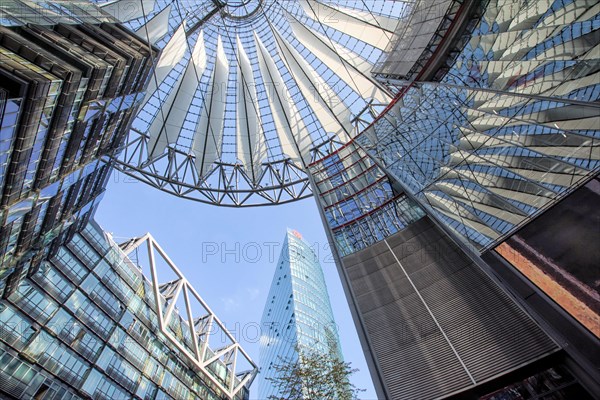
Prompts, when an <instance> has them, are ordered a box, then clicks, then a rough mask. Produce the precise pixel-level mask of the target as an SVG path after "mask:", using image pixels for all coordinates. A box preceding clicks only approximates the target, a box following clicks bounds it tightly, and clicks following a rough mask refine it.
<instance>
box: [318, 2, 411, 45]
mask: <svg viewBox="0 0 600 400" xmlns="http://www.w3.org/2000/svg"><path fill="white" fill-rule="evenodd" d="M370 3H371V2H370V1H365V2H364V3H363V4H365V5H366V6H368V5H369V4H370ZM324 6H325V7H329V8H331V9H335V10H337V11H339V12H341V13H344V14H347V15H350V16H351V17H354V18H356V19H359V20H361V21H365V22H366V23H368V24H371V25H373V26H375V27H378V28H381V29H384V30H386V31H388V32H389V33H390V34H393V33H394V32H395V31H396V28H397V27H398V21H399V20H398V18H392V17H388V16H385V15H381V14H377V13H374V12H371V11H367V10H357V9H354V8H350V7H344V2H343V1H342V2H339V3H338V4H333V3H328V4H324ZM390 37H391V36H390Z"/></svg>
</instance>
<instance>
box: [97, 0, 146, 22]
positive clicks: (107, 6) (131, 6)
mask: <svg viewBox="0 0 600 400" xmlns="http://www.w3.org/2000/svg"><path fill="white" fill-rule="evenodd" d="M155 3H156V2H155V0H116V1H111V2H110V3H104V4H100V5H99V6H100V8H101V9H102V10H103V11H106V12H107V13H109V14H110V15H112V16H113V17H115V18H116V19H118V20H119V21H121V22H127V21H131V20H133V19H138V18H142V17H144V16H146V15H148V14H150V13H151V12H152V11H153V10H154V4H155Z"/></svg>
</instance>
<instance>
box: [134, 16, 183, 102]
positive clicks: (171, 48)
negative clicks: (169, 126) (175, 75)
mask: <svg viewBox="0 0 600 400" xmlns="http://www.w3.org/2000/svg"><path fill="white" fill-rule="evenodd" d="M186 50H187V38H186V35H185V23H184V24H181V25H180V26H179V28H178V29H177V30H176V31H175V33H174V34H173V37H171V40H169V42H168V43H167V44H166V46H165V48H164V49H163V51H162V52H161V54H160V57H159V59H158V62H157V63H156V68H155V70H154V74H153V76H152V77H151V78H150V83H149V84H148V88H147V89H146V96H145V97H144V100H143V101H142V105H141V106H140V108H142V107H143V106H144V104H146V103H147V102H148V100H150V98H151V97H152V94H153V93H154V91H155V90H156V89H157V88H158V87H159V86H160V84H161V83H162V82H163V81H164V80H165V78H166V77H167V75H169V72H171V70H172V69H173V67H174V66H176V65H177V64H178V63H179V62H180V61H181V59H182V58H183V56H184V55H185V52H186Z"/></svg>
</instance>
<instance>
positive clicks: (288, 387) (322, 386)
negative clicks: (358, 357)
mask: <svg viewBox="0 0 600 400" xmlns="http://www.w3.org/2000/svg"><path fill="white" fill-rule="evenodd" d="M297 351H298V358H297V359H295V360H281V361H282V362H281V363H279V364H276V365H274V366H273V368H274V369H275V376H274V377H271V378H267V380H268V381H270V382H271V384H272V385H273V387H275V388H276V389H277V391H278V393H279V395H278V396H274V395H272V396H269V400H355V399H357V398H358V394H359V393H360V392H362V391H364V390H362V389H358V388H356V386H354V385H353V384H352V383H350V376H351V375H352V374H354V373H355V372H356V371H358V369H352V368H351V367H350V363H349V362H344V361H342V360H340V359H339V358H338V357H336V356H335V355H333V354H331V353H323V352H319V351H315V350H313V349H297Z"/></svg>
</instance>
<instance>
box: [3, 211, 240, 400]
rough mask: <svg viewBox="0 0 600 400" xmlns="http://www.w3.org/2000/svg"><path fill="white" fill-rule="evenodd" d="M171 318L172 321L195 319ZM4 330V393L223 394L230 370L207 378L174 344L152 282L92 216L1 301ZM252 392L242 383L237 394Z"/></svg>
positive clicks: (216, 370)
mask: <svg viewBox="0 0 600 400" xmlns="http://www.w3.org/2000/svg"><path fill="white" fill-rule="evenodd" d="M162 301H166V299H163V300H162ZM173 314H174V318H173V321H174V324H180V325H181V326H183V325H185V324H187V322H186V320H185V319H183V318H182V316H180V315H179V313H178V312H177V311H174V313H173ZM173 326H175V325H173ZM0 327H1V329H2V335H1V336H0V382H2V385H0V394H1V393H4V394H5V395H10V396H14V397H16V398H20V399H30V398H36V399H76V398H94V399H125V398H135V399H176V400H180V399H198V398H200V399H215V400H216V399H223V398H224V393H223V392H222V391H221V390H220V389H219V388H218V387H217V386H216V385H215V384H214V383H213V380H215V379H218V378H219V377H220V375H230V374H229V373H227V370H228V368H230V366H229V365H226V364H223V363H222V361H220V360H216V361H215V362H214V363H213V364H211V369H210V371H213V372H212V374H213V375H214V376H210V377H209V376H207V375H204V374H203V373H201V372H199V371H198V370H197V369H196V368H195V367H194V365H193V364H192V363H191V362H190V360H189V359H187V358H186V356H185V355H184V354H183V353H182V352H181V351H179V350H178V349H177V348H176V347H174V346H173V344H172V342H171V341H170V340H169V339H168V338H167V337H165V335H163V334H162V333H161V331H160V328H159V322H158V316H157V313H156V311H155V303H154V291H153V287H152V283H151V282H150V281H149V280H148V279H147V278H146V277H144V275H143V274H142V272H141V269H140V266H138V265H136V264H135V263H134V262H133V261H131V260H130V259H129V258H127V257H126V256H125V254H124V253H123V252H122V251H121V249H120V248H119V246H118V245H117V244H116V243H114V242H112V240H110V239H109V238H107V237H106V236H105V234H104V232H103V231H102V230H101V228H100V227H98V226H97V225H96V224H95V223H94V222H91V223H89V224H87V225H86V226H85V228H84V229H83V230H82V231H80V232H78V233H76V234H75V235H74V236H73V237H72V239H71V240H70V241H68V243H66V244H65V245H63V246H61V247H60V248H59V249H58V251H57V253H56V255H55V256H53V257H51V258H50V259H48V260H47V261H43V262H42V263H41V264H40V265H39V266H38V267H37V268H36V269H35V270H32V271H30V274H29V276H28V277H27V278H25V279H23V280H22V281H21V283H20V284H19V286H18V288H17V289H16V290H15V291H14V293H12V294H11V295H10V296H8V297H7V298H6V299H5V300H4V301H3V302H2V304H1V305H0ZM208 354H211V355H212V354H213V353H212V351H210V350H209V353H208ZM221 370H223V371H224V372H221ZM247 397H248V388H247V387H244V388H242V390H240V391H239V392H238V393H237V394H236V396H235V397H234V399H237V400H242V399H246V398H247Z"/></svg>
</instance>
